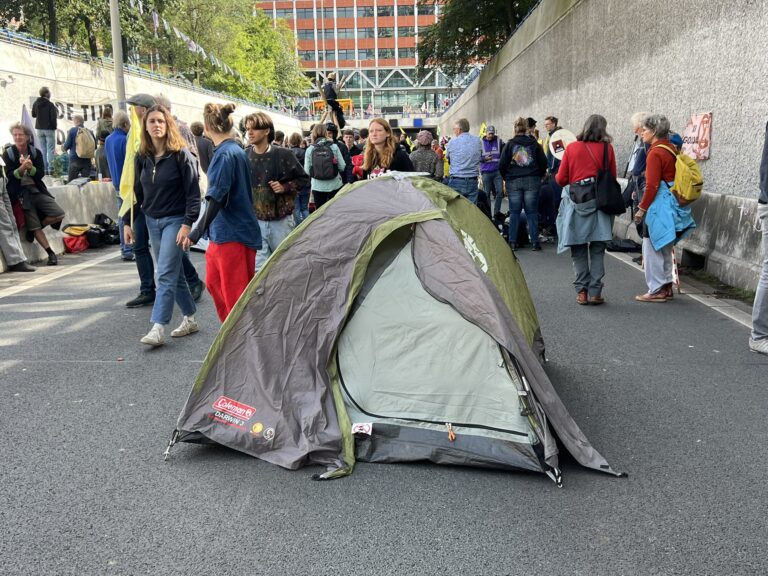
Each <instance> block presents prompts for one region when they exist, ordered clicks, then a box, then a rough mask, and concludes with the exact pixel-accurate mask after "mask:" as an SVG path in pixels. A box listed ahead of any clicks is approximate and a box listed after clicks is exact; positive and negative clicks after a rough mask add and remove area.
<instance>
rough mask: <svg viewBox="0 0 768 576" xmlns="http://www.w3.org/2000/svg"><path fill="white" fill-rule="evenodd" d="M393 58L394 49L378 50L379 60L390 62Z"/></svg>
mask: <svg viewBox="0 0 768 576" xmlns="http://www.w3.org/2000/svg"><path fill="white" fill-rule="evenodd" d="M394 57H395V49H394V48H381V49H379V60H391V59H393V58H394Z"/></svg>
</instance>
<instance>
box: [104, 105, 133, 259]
mask: <svg viewBox="0 0 768 576" xmlns="http://www.w3.org/2000/svg"><path fill="white" fill-rule="evenodd" d="M112 125H113V126H114V131H113V132H112V134H110V135H109V136H107V139H106V140H105V141H104V154H105V155H106V157H107V165H108V166H109V174H110V175H111V176H112V184H113V185H114V187H115V194H116V197H117V211H118V212H120V206H122V204H123V199H122V198H120V177H121V175H122V173H123V164H124V162H125V146H126V142H127V140H128V131H129V130H130V129H131V118H130V117H129V116H128V113H127V112H125V111H123V110H118V111H117V112H115V116H114V118H113V119H112ZM118 228H120V253H121V254H122V257H123V260H131V261H132V260H133V246H131V245H130V244H126V243H125V235H124V230H123V227H122V226H118Z"/></svg>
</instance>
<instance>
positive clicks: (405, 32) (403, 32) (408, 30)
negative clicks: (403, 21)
mask: <svg viewBox="0 0 768 576" xmlns="http://www.w3.org/2000/svg"><path fill="white" fill-rule="evenodd" d="M415 34H416V28H415V27H413V26H400V27H399V28H398V29H397V35H398V36H399V37H400V38H403V37H405V36H414V35H415Z"/></svg>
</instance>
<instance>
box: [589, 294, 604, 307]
mask: <svg viewBox="0 0 768 576" xmlns="http://www.w3.org/2000/svg"><path fill="white" fill-rule="evenodd" d="M589 303H590V304H592V306H599V305H600V304H605V298H603V297H602V296H590V297H589Z"/></svg>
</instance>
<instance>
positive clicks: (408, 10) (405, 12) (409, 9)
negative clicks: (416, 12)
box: [397, 6, 413, 16]
mask: <svg viewBox="0 0 768 576" xmlns="http://www.w3.org/2000/svg"><path fill="white" fill-rule="evenodd" d="M397 15H398V16H413V6H398V7H397Z"/></svg>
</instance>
